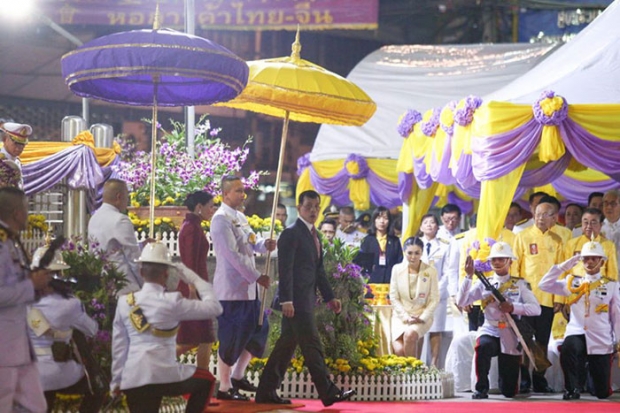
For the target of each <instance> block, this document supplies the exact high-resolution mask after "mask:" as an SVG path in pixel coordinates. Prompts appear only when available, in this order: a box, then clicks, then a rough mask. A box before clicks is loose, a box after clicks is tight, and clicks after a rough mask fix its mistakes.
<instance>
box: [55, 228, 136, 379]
mask: <svg viewBox="0 0 620 413" xmlns="http://www.w3.org/2000/svg"><path fill="white" fill-rule="evenodd" d="M62 256H63V259H64V260H65V262H66V263H67V264H68V265H69V266H70V267H71V268H69V269H67V270H64V272H65V274H66V275H67V276H69V277H73V278H75V279H76V280H77V285H76V286H75V288H74V293H75V296H76V297H77V298H79V299H80V301H82V303H83V304H84V308H85V309H86V312H87V313H88V315H90V316H91V317H92V318H93V319H94V320H96V321H97V323H98V324H99V332H98V333H97V335H96V336H95V337H94V338H92V339H91V340H90V343H91V345H92V350H93V355H94V357H95V358H96V359H97V360H99V363H100V365H101V367H102V369H103V370H104V371H106V372H108V373H109V372H110V368H111V365H112V359H111V354H112V334H111V332H112V321H113V320H114V313H113V311H114V309H115V308H116V295H117V293H118V291H120V290H121V289H122V288H123V287H124V286H125V284H126V281H125V275H124V274H123V273H122V272H120V271H118V269H117V268H116V266H115V265H114V264H113V263H111V262H110V261H109V260H108V256H107V254H106V253H105V252H103V250H102V249H100V248H99V244H97V243H88V242H84V241H83V240H82V239H80V238H72V239H71V240H69V241H68V242H67V243H66V244H65V246H64V247H63V251H62Z"/></svg>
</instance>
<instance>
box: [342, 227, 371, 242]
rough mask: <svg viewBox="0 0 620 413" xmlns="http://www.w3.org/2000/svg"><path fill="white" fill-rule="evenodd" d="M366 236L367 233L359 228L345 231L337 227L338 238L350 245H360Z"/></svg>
mask: <svg viewBox="0 0 620 413" xmlns="http://www.w3.org/2000/svg"><path fill="white" fill-rule="evenodd" d="M365 237H366V234H364V233H363V232H362V231H360V230H357V229H356V230H355V231H353V232H344V231H343V230H341V229H340V227H338V228H336V238H338V239H339V240H341V241H342V242H344V243H345V245H348V246H350V247H359V246H360V245H361V244H362V240H363V239H364V238H365Z"/></svg>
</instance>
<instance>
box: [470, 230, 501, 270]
mask: <svg viewBox="0 0 620 413" xmlns="http://www.w3.org/2000/svg"><path fill="white" fill-rule="evenodd" d="M495 242H496V241H495V240H494V239H492V238H485V239H484V240H483V241H482V242H480V241H478V240H475V241H474V242H472V244H471V247H469V248H468V250H467V255H469V256H470V257H471V258H472V259H473V260H474V269H475V270H476V271H482V272H489V271H492V270H493V269H492V268H491V262H490V261H489V254H490V253H491V247H492V246H493V244H495Z"/></svg>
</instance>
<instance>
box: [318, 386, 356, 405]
mask: <svg viewBox="0 0 620 413" xmlns="http://www.w3.org/2000/svg"><path fill="white" fill-rule="evenodd" d="M356 394H357V391H356V390H347V391H344V390H340V391H339V392H338V393H336V394H335V395H334V396H331V397H328V398H327V399H325V400H323V406H325V407H327V406H331V405H332V404H334V403H338V402H344V401H347V400H349V399H350V398H351V397H353V396H355V395H356Z"/></svg>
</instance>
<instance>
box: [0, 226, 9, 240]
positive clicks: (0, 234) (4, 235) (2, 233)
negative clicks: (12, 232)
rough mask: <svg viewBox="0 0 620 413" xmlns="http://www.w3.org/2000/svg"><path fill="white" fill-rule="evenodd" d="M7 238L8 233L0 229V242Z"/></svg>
mask: <svg viewBox="0 0 620 413" xmlns="http://www.w3.org/2000/svg"><path fill="white" fill-rule="evenodd" d="M8 238H9V233H8V232H6V231H5V230H4V229H2V228H0V242H4V241H6V240H7V239H8Z"/></svg>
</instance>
